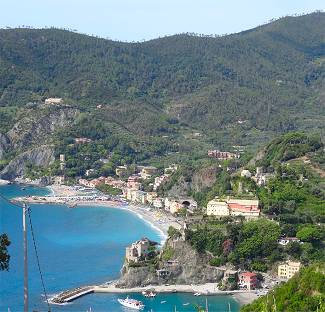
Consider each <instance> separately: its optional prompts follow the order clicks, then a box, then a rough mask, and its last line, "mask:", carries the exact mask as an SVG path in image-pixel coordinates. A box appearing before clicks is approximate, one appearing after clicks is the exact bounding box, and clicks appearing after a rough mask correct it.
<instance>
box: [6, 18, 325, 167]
mask: <svg viewBox="0 0 325 312" xmlns="http://www.w3.org/2000/svg"><path fill="white" fill-rule="evenodd" d="M324 28H325V13H321V12H315V13H312V14H309V15H304V16H299V17H285V18H281V19H279V20H277V21H274V22H271V23H269V24H266V25H264V26H260V27H257V28H254V29H251V30H249V31H244V32H241V33H238V34H233V35H228V36H223V37H210V36H196V35H193V34H180V35H175V36H170V37H164V38H159V39H155V40H150V41H147V42H142V43H123V42H114V41H111V40H106V39H101V38H96V37H91V36H87V35H82V34H78V33H74V32H71V31H67V30H61V29H54V28H53V29H52V28H51V29H26V28H24V29H22V28H21V29H1V30H0V133H2V134H6V133H7V132H8V131H10V130H11V132H12V131H14V132H15V130H12V129H20V128H21V127H23V128H24V133H27V134H28V131H29V136H30V137H32V136H33V128H32V127H31V126H30V124H31V123H29V122H28V121H27V122H24V123H20V125H19V126H17V124H16V123H17V121H19V120H21V118H22V117H24V118H26V117H28V116H33V119H34V118H35V117H37V118H38V120H42V118H43V117H44V116H45V117H46V118H49V119H51V118H52V117H51V116H50V117H48V110H47V109H43V108H42V107H41V108H40V106H39V103H41V102H42V101H43V100H44V99H45V98H47V97H62V98H63V99H64V101H65V103H67V104H68V105H70V107H72V108H75V109H77V110H78V112H79V113H80V112H81V113H82V116H81V117H80V118H76V119H75V120H74V122H71V121H70V120H67V121H66V122H65V123H64V122H61V124H65V125H66V124H67V125H68V126H65V127H64V128H63V129H62V127H61V129H60V131H59V132H58V131H57V130H56V129H54V127H52V128H53V129H52V130H53V131H52V133H50V134H48V135H47V136H45V137H44V138H43V139H42V140H41V141H40V140H38V141H37V145H39V144H41V145H42V144H45V143H46V144H47V143H48V142H49V141H50V142H51V143H53V142H54V144H55V145H56V146H58V145H60V144H61V143H62V142H65V141H67V142H68V141H71V138H73V136H76V135H83V134H85V133H86V134H89V133H90V132H91V134H92V137H93V140H94V142H95V143H96V144H97V145H100V144H102V143H103V142H102V141H101V140H105V139H107V140H109V141H110V142H108V143H107V144H104V148H105V149H109V152H112V151H113V149H114V148H115V147H114V146H116V144H113V143H114V140H118V141H123V142H124V143H125V144H126V145H128V149H130V148H131V149H133V151H134V155H136V157H133V160H134V159H135V158H136V160H142V161H144V160H145V161H149V160H150V159H151V158H153V157H156V158H155V161H158V162H161V161H162V157H163V158H164V159H168V161H179V159H182V157H183V158H184V157H185V158H186V157H188V155H189V154H191V155H197V156H203V155H205V154H206V151H207V149H209V148H216V147H217V148H222V149H231V148H232V146H233V145H244V146H246V147H247V148H250V147H253V148H256V147H257V146H260V145H261V144H263V143H265V142H267V141H268V140H269V139H270V137H274V136H276V135H277V134H278V133H283V132H287V131H292V130H304V131H307V132H315V131H316V132H320V133H321V134H324V129H325V128H324V125H325V115H324V114H323V112H324V102H325V101H324V92H323V91H322V90H323V87H324V81H325V80H324V78H325V62H324V60H325V37H324V32H323V29H324ZM98 105H101V109H100V110H99V109H96V107H97V106H98ZM54 111H55V109H52V110H51V113H53V114H56V115H60V116H62V115H64V114H63V113H61V112H58V111H59V109H57V112H54ZM85 120H88V121H89V120H91V127H90V128H91V129H89V125H90V124H89V122H85ZM15 124H16V125H15ZM14 125H15V127H14V128H13V126H14ZM50 128H51V127H50ZM195 133H198V136H194V134H195ZM27 134H26V135H25V136H27ZM3 140H6V139H3ZM34 141H36V140H34ZM30 142H33V140H30ZM124 143H123V144H124ZM1 144H2V143H1V142H0V150H1V149H5V152H1V153H0V154H2V155H4V156H3V157H4V158H5V161H8V160H10V159H12V157H13V156H15V155H16V154H17V153H18V152H20V151H21V150H20V149H17V146H15V144H12V146H11V147H10V148H8V147H6V148H2V145H1ZM19 147H21V148H22V149H23V150H26V149H27V148H30V147H32V146H31V145H26V144H25V145H24V144H20V145H19ZM57 150H59V149H57ZM97 150H98V148H97ZM102 150H103V149H102ZM147 151H148V152H147ZM176 153H177V154H176ZM104 156H105V155H104ZM3 157H2V158H3ZM157 157H158V158H157ZM195 157H196V156H195Z"/></svg>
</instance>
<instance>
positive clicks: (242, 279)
mask: <svg viewBox="0 0 325 312" xmlns="http://www.w3.org/2000/svg"><path fill="white" fill-rule="evenodd" d="M257 284H258V280H257V275H256V273H253V272H243V273H240V274H239V275H238V286H239V287H240V288H245V289H247V290H251V289H255V288H256V287H257Z"/></svg>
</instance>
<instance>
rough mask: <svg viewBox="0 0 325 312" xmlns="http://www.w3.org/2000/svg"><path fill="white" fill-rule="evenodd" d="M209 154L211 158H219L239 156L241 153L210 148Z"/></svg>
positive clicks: (225, 158)
mask: <svg viewBox="0 0 325 312" xmlns="http://www.w3.org/2000/svg"><path fill="white" fill-rule="evenodd" d="M208 156H209V157H211V158H216V159H218V160H227V159H235V158H239V154H235V153H231V152H221V151H219V150H209V151H208Z"/></svg>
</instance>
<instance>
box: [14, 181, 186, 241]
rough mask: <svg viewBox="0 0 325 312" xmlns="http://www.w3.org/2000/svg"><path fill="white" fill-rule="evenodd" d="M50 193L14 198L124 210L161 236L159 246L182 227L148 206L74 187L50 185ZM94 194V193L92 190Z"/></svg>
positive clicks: (35, 201)
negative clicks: (172, 232)
mask: <svg viewBox="0 0 325 312" xmlns="http://www.w3.org/2000/svg"><path fill="white" fill-rule="evenodd" d="M48 188H49V190H50V191H51V194H50V195H47V196H30V197H25V198H15V199H14V200H16V201H25V202H27V203H37V204H64V205H68V206H69V207H71V208H73V209H74V208H77V207H78V206H101V207H107V208H117V209H124V210H127V211H129V212H132V213H134V214H136V215H137V216H138V217H139V218H141V219H143V220H144V221H145V222H147V223H148V224H149V225H150V226H151V227H153V228H154V229H155V230H157V231H158V232H159V233H160V236H161V242H160V243H161V244H163V243H164V241H165V240H166V238H167V235H168V234H167V231H168V228H169V227H170V226H173V227H175V228H177V229H180V228H181V227H182V225H181V224H180V223H179V222H178V221H177V219H176V218H175V217H174V216H172V215H171V214H168V213H167V212H165V211H158V210H157V209H154V208H152V207H150V206H145V205H136V204H129V203H128V202H126V201H124V200H122V199H121V200H112V199H108V197H107V196H105V195H103V196H98V195H96V196H95V195H91V194H88V195H85V194H83V193H82V192H80V191H78V190H77V189H76V187H74V186H66V185H51V186H49V187H48ZM94 192H96V191H95V190H94Z"/></svg>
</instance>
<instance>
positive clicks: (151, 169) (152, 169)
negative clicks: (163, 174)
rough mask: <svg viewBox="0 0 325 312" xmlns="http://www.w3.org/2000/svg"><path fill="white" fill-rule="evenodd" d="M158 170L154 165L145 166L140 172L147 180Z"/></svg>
mask: <svg viewBox="0 0 325 312" xmlns="http://www.w3.org/2000/svg"><path fill="white" fill-rule="evenodd" d="M157 171H158V169H157V168H156V167H153V166H147V167H143V168H142V170H141V172H140V176H141V178H142V179H143V180H146V179H149V178H151V177H152V176H153V175H154V174H155V173H157Z"/></svg>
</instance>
